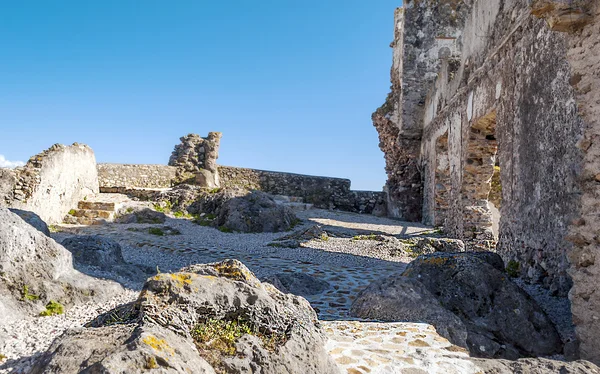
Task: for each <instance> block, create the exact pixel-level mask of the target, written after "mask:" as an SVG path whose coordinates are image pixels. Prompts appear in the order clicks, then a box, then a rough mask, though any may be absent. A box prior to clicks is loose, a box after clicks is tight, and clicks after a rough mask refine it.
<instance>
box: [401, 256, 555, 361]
mask: <svg viewBox="0 0 600 374" xmlns="http://www.w3.org/2000/svg"><path fill="white" fill-rule="evenodd" d="M403 276H405V277H408V278H411V279H415V280H418V281H419V282H421V283H422V284H423V285H424V286H425V287H426V288H427V289H428V290H429V291H430V292H431V293H432V294H434V295H436V297H437V299H438V300H439V301H440V303H441V304H442V305H443V306H444V307H445V308H446V309H448V310H450V311H452V312H454V313H455V314H457V315H458V316H459V317H460V318H461V319H462V320H463V323H464V324H465V325H466V326H467V330H468V332H469V336H468V338H467V348H468V349H469V351H470V352H471V354H473V355H476V356H479V357H494V358H498V357H500V358H508V359H515V358H518V357H519V356H544V355H552V354H555V353H560V352H562V342H561V339H560V336H559V335H558V332H557V331H556V328H555V327H554V325H553V324H552V322H551V321H550V319H549V318H548V317H547V316H546V314H545V313H544V312H543V311H542V309H541V308H540V307H539V306H538V305H537V304H536V303H535V302H534V301H533V300H532V299H531V298H530V297H529V296H528V295H527V294H526V293H525V292H524V291H523V290H521V289H520V288H519V287H518V286H517V285H515V284H514V283H512V282H511V281H510V280H509V278H508V276H507V274H506V273H505V272H504V264H503V262H502V259H501V258H500V256H498V255H496V254H493V253H485V252H482V253H470V252H468V253H456V254H445V253H436V254H431V255H425V256H421V257H419V258H417V259H416V260H415V261H413V262H411V263H410V264H409V265H408V267H407V268H406V270H405V271H404V273H403Z"/></svg>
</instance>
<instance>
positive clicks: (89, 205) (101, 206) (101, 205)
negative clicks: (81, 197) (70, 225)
mask: <svg viewBox="0 0 600 374" xmlns="http://www.w3.org/2000/svg"><path fill="white" fill-rule="evenodd" d="M77 208H79V209H85V210H108V211H112V212H114V211H115V210H116V208H117V207H116V204H115V203H109V202H98V201H80V202H79V203H78V204H77Z"/></svg>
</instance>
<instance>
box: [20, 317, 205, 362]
mask: <svg viewBox="0 0 600 374" xmlns="http://www.w3.org/2000/svg"><path fill="white" fill-rule="evenodd" d="M82 370H83V372H90V373H146V372H148V371H151V370H152V371H156V372H160V373H199V374H214V373H215V371H214V370H213V369H212V367H211V366H210V365H209V364H208V362H206V361H205V360H204V359H203V358H202V357H200V356H199V355H198V353H197V351H196V349H195V348H194V345H193V344H190V342H188V341H187V340H186V338H185V337H182V336H179V335H177V334H175V333H173V332H172V331H170V330H168V329H164V328H161V327H159V326H152V325H149V326H143V327H136V326H134V325H113V326H106V327H103V328H79V329H71V330H67V331H66V332H65V333H64V334H63V335H61V336H60V337H58V338H57V339H56V340H55V341H54V342H53V343H52V345H51V346H50V348H49V349H48V351H47V352H46V353H45V354H43V355H42V356H41V357H40V358H39V359H38V361H37V362H36V363H35V365H34V367H33V369H32V370H31V373H32V374H42V373H80V372H82Z"/></svg>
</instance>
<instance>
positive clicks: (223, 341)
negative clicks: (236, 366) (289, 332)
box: [191, 318, 287, 373]
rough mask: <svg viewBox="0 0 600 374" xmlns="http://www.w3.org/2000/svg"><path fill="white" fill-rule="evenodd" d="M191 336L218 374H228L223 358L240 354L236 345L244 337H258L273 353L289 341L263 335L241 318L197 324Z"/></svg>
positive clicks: (279, 336) (210, 320)
mask: <svg viewBox="0 0 600 374" xmlns="http://www.w3.org/2000/svg"><path fill="white" fill-rule="evenodd" d="M191 335H192V338H193V339H194V341H195V343H196V346H197V348H198V351H199V352H200V355H201V356H202V357H203V358H204V359H205V360H206V361H208V363H210V364H211V365H212V366H213V367H214V368H215V369H216V372H217V373H226V372H227V371H225V367H224V365H223V358H224V356H235V355H236V354H237V353H238V352H237V349H236V347H235V345H236V343H237V341H238V340H239V339H240V338H241V337H242V336H244V335H254V336H257V337H258V338H259V339H260V340H261V342H262V345H263V346H264V347H265V348H266V349H267V350H269V351H271V352H275V351H276V350H277V348H278V347H279V346H281V345H283V344H285V342H286V341H287V336H286V335H285V334H276V333H275V334H263V333H261V332H259V331H258V329H257V328H256V327H255V326H254V325H253V324H252V323H251V322H249V321H245V320H243V319H239V318H238V319H237V320H232V321H224V320H217V319H209V320H206V321H205V322H202V323H199V324H197V325H196V326H195V327H194V328H193V330H192V331H191Z"/></svg>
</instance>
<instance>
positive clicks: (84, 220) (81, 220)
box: [76, 217, 106, 226]
mask: <svg viewBox="0 0 600 374" xmlns="http://www.w3.org/2000/svg"><path fill="white" fill-rule="evenodd" d="M76 222H77V224H79V225H87V226H90V225H104V224H105V223H106V220H105V219H103V218H90V217H77V218H76Z"/></svg>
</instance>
